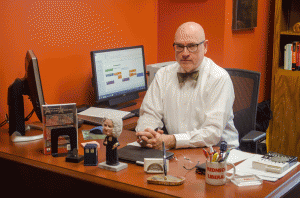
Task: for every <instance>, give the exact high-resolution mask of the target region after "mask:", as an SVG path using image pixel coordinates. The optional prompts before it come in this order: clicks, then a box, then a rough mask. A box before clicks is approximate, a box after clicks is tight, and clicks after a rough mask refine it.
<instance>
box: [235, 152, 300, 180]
mask: <svg viewBox="0 0 300 198" xmlns="http://www.w3.org/2000/svg"><path fill="white" fill-rule="evenodd" d="M244 153H245V152H244ZM252 155H253V156H252V157H250V158H248V159H246V160H245V161H244V162H242V163H240V164H239V165H237V166H236V167H235V168H236V174H237V175H240V176H244V175H253V174H254V175H257V176H258V177H259V178H261V179H263V180H267V181H277V180H278V179H280V178H281V177H283V176H284V175H286V174H287V173H288V172H290V171H291V170H292V169H294V168H295V167H296V166H298V165H299V162H297V163H296V164H295V165H293V166H292V167H290V168H289V169H288V170H286V171H284V172H283V173H281V174H278V173H272V172H266V171H262V170H258V169H254V168H252V162H253V161H254V160H258V159H260V158H261V157H262V156H263V155H259V154H252ZM229 172H230V173H232V172H233V170H232V169H231V170H229Z"/></svg>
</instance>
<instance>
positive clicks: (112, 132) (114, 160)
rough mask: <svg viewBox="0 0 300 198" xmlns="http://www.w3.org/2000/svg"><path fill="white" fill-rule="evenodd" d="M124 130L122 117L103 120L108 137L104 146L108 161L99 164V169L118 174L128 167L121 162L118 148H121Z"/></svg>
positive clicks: (104, 130) (104, 131)
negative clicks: (121, 137)
mask: <svg viewBox="0 0 300 198" xmlns="http://www.w3.org/2000/svg"><path fill="white" fill-rule="evenodd" d="M122 130H123V120H122V118H120V117H111V118H105V119H104V120H103V134H105V135H106V137H105V139H104V141H103V145H104V146H105V147H106V161H104V162H101V163H99V164H98V167H99V168H103V169H107V170H110V171H115V172H118V171H120V170H123V169H125V168H127V167H128V164H126V163H123V162H119V157H118V150H117V147H118V146H120V143H119V141H118V137H119V136H120V135H121V133H122Z"/></svg>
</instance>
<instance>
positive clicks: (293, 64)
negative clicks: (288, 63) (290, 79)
mask: <svg viewBox="0 0 300 198" xmlns="http://www.w3.org/2000/svg"><path fill="white" fill-rule="evenodd" d="M292 45H293V49H292V50H293V51H292V71H296V70H297V69H296V64H297V45H299V42H298V41H294V42H293V44H292Z"/></svg>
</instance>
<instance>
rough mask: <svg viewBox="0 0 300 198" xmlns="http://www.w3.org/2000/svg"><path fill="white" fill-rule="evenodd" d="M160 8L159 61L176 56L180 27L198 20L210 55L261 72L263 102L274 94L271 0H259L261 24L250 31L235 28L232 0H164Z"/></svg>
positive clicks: (222, 63)
mask: <svg viewBox="0 0 300 198" xmlns="http://www.w3.org/2000/svg"><path fill="white" fill-rule="evenodd" d="M158 8H159V9H158V10H159V12H158V13H159V14H158V21H159V23H158V55H157V57H158V61H159V62H162V61H171V60H175V55H174V50H173V47H172V44H173V42H174V33H175V31H176V29H177V27H178V26H179V25H180V24H182V23H184V22H187V21H195V22H197V23H200V24H201V25H202V26H203V28H204V30H205V34H206V39H207V40H208V41H209V45H208V52H207V54H206V56H207V57H209V58H211V59H212V60H214V61H215V62H216V63H217V64H219V65H220V66H221V67H224V68H228V67H231V68H241V69H248V70H254V71H259V72H261V84H260V90H259V102H261V101H263V100H267V99H269V98H270V86H271V84H270V83H271V63H272V60H271V56H272V48H271V46H272V42H270V41H269V40H270V36H271V37H272V35H271V34H269V31H270V30H271V29H272V27H270V25H269V24H271V22H270V20H269V18H270V17H269V14H270V0H259V1H258V13H257V28H255V29H253V30H247V31H232V30H231V24H232V0H222V1H219V0H187V1H186V0H160V1H159V2H158ZM269 35H270V36H269ZM268 43H271V45H268Z"/></svg>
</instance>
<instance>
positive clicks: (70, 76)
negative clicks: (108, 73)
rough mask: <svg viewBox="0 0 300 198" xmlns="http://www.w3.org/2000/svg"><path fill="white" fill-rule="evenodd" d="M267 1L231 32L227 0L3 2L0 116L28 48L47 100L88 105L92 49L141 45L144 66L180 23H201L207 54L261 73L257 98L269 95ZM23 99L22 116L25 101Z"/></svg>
mask: <svg viewBox="0 0 300 198" xmlns="http://www.w3.org/2000/svg"><path fill="white" fill-rule="evenodd" d="M100 2H101V3H100ZM270 2H271V0H260V1H258V24H257V28H255V29H254V30H248V31H238V32H233V31H232V30H231V20H232V0H222V1H219V0H142V1H141V0H114V1H111V0H101V1H98V0H77V1H59V0H57V1H55V0H52V1H37V0H35V1H34V0H26V1H21V0H19V1H15V0H2V1H0V19H1V20H0V43H1V46H0V50H1V51H0V121H2V120H4V116H5V113H8V107H7V88H8V86H9V85H10V84H11V83H12V82H13V81H14V79H15V78H21V77H23V76H24V58H25V54H26V51H27V50H28V49H32V50H33V51H34V52H35V54H36V56H37V57H38V61H39V66H40V73H41V78H42V85H43V90H44V97H45V101H46V102H47V103H49V104H55V103H67V102H76V103H77V104H83V103H89V104H91V103H93V101H94V94H93V88H92V86H91V81H90V78H91V75H92V72H91V63H90V55H89V53H90V51H92V50H101V49H105V48H115V47H123V46H133V45H144V46H145V56H146V64H151V63H156V62H162V61H170V60H174V59H175V57H174V51H173V47H172V43H173V39H174V33H175V31H176V29H177V27H178V26H179V25H180V24H182V23H183V22H186V21H195V22H198V23H200V24H202V25H203V27H204V29H205V31H206V38H207V39H208V40H209V48H208V53H207V56H208V57H210V58H212V59H213V60H214V61H215V62H216V63H217V64H219V65H220V66H222V67H234V68H244V69H250V70H255V71H260V72H261V74H262V79H261V86H260V96H259V102H261V101H263V100H266V99H269V98H270V79H271V70H270V69H269V68H271V58H272V55H271V54H272V49H271V45H272V42H271V40H272V39H270V37H272V34H270V35H269V32H270V31H271V29H272V27H270V26H269V24H271V23H270V20H269V19H270V17H269V11H270ZM271 32H272V31H271ZM268 43H271V45H268ZM26 98H27V97H26ZM25 105H26V111H25V114H28V113H29V111H30V110H31V104H30V102H29V100H27V99H25ZM35 119H36V117H35ZM33 120H34V119H33ZM6 126H7V125H6Z"/></svg>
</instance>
